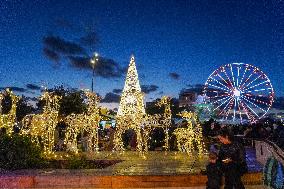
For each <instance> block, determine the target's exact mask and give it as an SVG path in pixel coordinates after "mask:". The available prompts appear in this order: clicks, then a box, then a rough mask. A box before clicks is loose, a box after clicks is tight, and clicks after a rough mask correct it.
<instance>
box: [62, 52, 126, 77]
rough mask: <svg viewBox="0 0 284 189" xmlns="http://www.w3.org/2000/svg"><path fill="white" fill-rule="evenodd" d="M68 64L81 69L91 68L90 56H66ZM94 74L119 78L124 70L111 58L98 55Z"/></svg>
mask: <svg viewBox="0 0 284 189" xmlns="http://www.w3.org/2000/svg"><path fill="white" fill-rule="evenodd" d="M68 58H69V60H70V64H71V65H72V66H73V67H76V68H81V69H90V70H91V69H93V67H92V65H91V63H90V59H91V58H90V57H84V56H83V57H82V56H68ZM94 69H95V74H96V76H99V77H103V78H108V79H109V78H119V77H121V76H122V75H123V74H124V73H125V71H124V68H123V67H121V66H120V65H119V64H118V63H117V62H115V61H114V60H112V59H109V58H104V57H100V58H99V60H98V62H97V63H96V64H95V67H94Z"/></svg>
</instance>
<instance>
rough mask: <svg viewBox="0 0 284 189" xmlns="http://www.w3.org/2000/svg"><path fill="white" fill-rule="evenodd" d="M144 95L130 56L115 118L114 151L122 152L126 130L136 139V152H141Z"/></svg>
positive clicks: (132, 58) (133, 61)
mask: <svg viewBox="0 0 284 189" xmlns="http://www.w3.org/2000/svg"><path fill="white" fill-rule="evenodd" d="M143 98H144V95H143V93H142V91H141V87H140V84H139V80H138V73H137V70H136V66H135V59H134V56H131V59H130V63H129V67H128V71H127V76H126V81H125V85H124V89H123V91H122V95H121V99H120V104H119V108H118V112H117V117H116V127H117V129H116V132H115V135H114V150H118V151H121V150H124V147H123V142H122V138H121V135H122V134H123V133H124V132H125V131H126V130H128V129H133V130H134V132H135V134H136V139H137V147H136V148H137V150H138V151H140V152H141V151H142V146H143V140H142V136H141V123H142V120H143V116H144V115H145V108H144V100H143Z"/></svg>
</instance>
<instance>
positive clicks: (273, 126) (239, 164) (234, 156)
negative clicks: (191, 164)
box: [203, 120, 284, 189]
mask: <svg viewBox="0 0 284 189" xmlns="http://www.w3.org/2000/svg"><path fill="white" fill-rule="evenodd" d="M203 135H204V136H205V138H207V139H208V141H209V143H210V144H211V145H210V147H209V148H210V149H209V163H208V165H207V167H206V174H207V177H208V182H207V189H219V188H221V178H222V176H224V177H225V187H224V188H225V189H233V188H237V189H242V188H244V185H243V183H242V181H241V176H242V175H243V174H244V173H246V172H247V171H248V168H247V164H246V158H245V157H246V155H245V147H244V145H245V144H246V143H245V141H251V140H269V141H271V142H273V143H275V144H276V145H277V146H279V147H280V148H282V149H284V125H283V123H281V122H273V123H271V122H270V123H269V122H263V123H261V122H260V123H257V124H251V125H224V124H218V123H217V122H215V121H214V120H209V121H208V122H206V123H205V124H203Z"/></svg>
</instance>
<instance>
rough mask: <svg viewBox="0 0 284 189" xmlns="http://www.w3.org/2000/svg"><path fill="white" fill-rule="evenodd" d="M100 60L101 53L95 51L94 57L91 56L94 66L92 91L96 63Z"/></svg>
mask: <svg viewBox="0 0 284 189" xmlns="http://www.w3.org/2000/svg"><path fill="white" fill-rule="evenodd" d="M98 60H99V54H98V53H96V52H95V53H94V55H93V57H92V58H91V64H92V67H93V75H92V92H94V76H95V65H96V63H97V62H98Z"/></svg>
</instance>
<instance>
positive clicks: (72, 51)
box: [0, 0, 284, 100]
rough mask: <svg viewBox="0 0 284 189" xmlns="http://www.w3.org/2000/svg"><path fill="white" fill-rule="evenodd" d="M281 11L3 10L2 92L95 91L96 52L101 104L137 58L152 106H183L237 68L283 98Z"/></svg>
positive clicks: (66, 4) (148, 2)
mask: <svg viewBox="0 0 284 189" xmlns="http://www.w3.org/2000/svg"><path fill="white" fill-rule="evenodd" d="M281 9H282V8H281V5H280V0H269V1H268V0H267V1H264V0H235V1H232V0H216V1H214V0H180V1H177V0H163V1H162V0H120V1H117V0H93V1H88V0H82V1H79V0H70V1H67V0H66V1H64V0H45V1H43V0H1V1H0V87H7V86H9V87H18V94H21V93H20V91H22V92H25V93H24V94H25V95H27V96H37V95H39V94H40V92H39V91H38V90H37V86H41V85H45V86H47V87H49V88H52V87H54V86H55V85H61V84H64V85H65V86H69V87H73V88H79V89H83V88H89V89H90V88H91V77H92V70H91V67H90V66H89V65H88V63H87V62H88V61H87V60H89V58H90V57H91V56H92V53H93V52H95V51H96V52H98V53H99V54H100V56H101V63H100V64H99V65H98V67H97V68H96V76H95V85H94V89H95V91H97V92H98V93H99V94H101V95H102V96H105V94H106V93H109V92H113V89H122V88H123V85H124V80H125V75H126V70H125V68H126V67H127V65H128V63H129V60H130V56H131V54H132V53H133V54H134V55H135V58H136V65H137V69H138V74H139V79H140V84H141V85H145V86H144V88H145V89H147V92H148V93H149V94H147V98H146V99H148V100H150V99H151V98H156V97H159V96H162V95H170V96H173V97H177V96H178V93H179V92H180V90H181V89H182V88H187V85H194V84H204V83H205V82H206V80H207V78H208V76H209V75H210V74H211V73H212V72H213V71H214V70H215V69H217V68H218V67H220V66H222V65H224V64H228V63H233V62H243V63H248V64H252V65H254V66H256V67H259V68H260V69H261V70H262V71H263V72H264V73H266V74H267V76H268V77H269V79H270V80H271V83H272V85H273V87H274V89H275V92H276V95H277V96H284V90H283V89H284V84H283V81H284V69H283V33H281V30H280V28H283V22H282V23H281V14H282V13H281ZM282 32H283V30H282ZM28 84H30V85H28ZM31 84H32V85H31ZM27 85H28V86H27ZM116 91H117V90H116ZM116 91H115V92H116ZM34 92H35V93H34ZM33 93H34V94H33Z"/></svg>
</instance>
